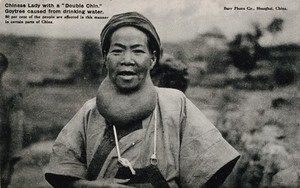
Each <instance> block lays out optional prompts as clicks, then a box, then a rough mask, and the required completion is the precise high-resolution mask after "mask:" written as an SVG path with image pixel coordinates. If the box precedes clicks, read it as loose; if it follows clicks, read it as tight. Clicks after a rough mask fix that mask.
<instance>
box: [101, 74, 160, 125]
mask: <svg viewBox="0 0 300 188" xmlns="http://www.w3.org/2000/svg"><path fill="white" fill-rule="evenodd" d="M156 101H157V92H156V89H155V87H154V85H153V83H152V81H151V79H146V80H145V83H144V84H143V85H142V86H141V87H140V88H139V89H137V90H134V91H132V92H120V91H119V90H118V89H117V88H116V86H115V85H114V84H113V83H112V82H111V81H110V79H109V78H108V77H106V78H105V79H104V80H103V81H102V83H101V84H100V86H99V89H98V91H97V96H96V103H97V108H98V111H99V113H100V114H101V115H102V116H103V117H104V118H105V119H106V120H107V121H108V122H109V123H111V124H114V125H115V126H125V125H128V124H130V123H131V122H137V121H140V120H143V119H145V118H146V117H148V116H149V115H150V114H151V113H152V112H153V110H154V109H155V106H156Z"/></svg>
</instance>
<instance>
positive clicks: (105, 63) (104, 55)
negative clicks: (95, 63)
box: [103, 53, 108, 69]
mask: <svg viewBox="0 0 300 188" xmlns="http://www.w3.org/2000/svg"><path fill="white" fill-rule="evenodd" d="M103 59H104V65H105V68H106V69H107V68H108V67H107V54H106V53H105V54H103Z"/></svg>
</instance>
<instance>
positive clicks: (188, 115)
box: [45, 12, 239, 187]
mask: <svg viewBox="0 0 300 188" xmlns="http://www.w3.org/2000/svg"><path fill="white" fill-rule="evenodd" d="M100 40H101V47H102V53H103V56H104V58H105V66H106V68H107V71H108V74H107V77H106V78H105V79H104V80H103V81H102V83H101V84H100V86H99V89H98V92H97V95H96V97H95V98H93V99H90V100H89V101H87V102H86V103H85V104H84V105H83V107H82V108H81V109H80V110H79V111H78V112H77V113H76V115H75V116H74V117H73V118H72V119H71V120H70V121H69V123H68V124H67V125H66V126H65V127H64V128H63V129H62V131H61V132H60V134H59V135H58V137H57V139H56V141H55V143H54V145H53V152H52V155H51V158H50V163H49V166H48V168H47V170H46V172H45V177H46V180H47V181H48V182H49V183H50V184H51V185H52V186H53V187H201V186H207V187H215V186H219V185H221V184H222V183H223V181H224V180H225V179H226V177H227V176H228V175H229V174H230V173H231V171H232V169H233V167H234V166H235V164H236V162H237V160H238V158H239V153H238V152H237V151H236V150H235V149H234V148H233V147H232V146H231V145H230V144H228V143H227V141H226V140H224V138H223V137H222V135H221V134H220V132H219V131H218V130H217V129H216V127H215V126H214V125H213V124H212V123H210V121H209V120H208V119H207V118H206V117H205V116H204V115H203V114H202V113H201V111H200V110H199V109H198V108H197V107H196V106H195V105H194V104H193V103H192V102H191V101H190V100H189V99H188V98H187V97H186V96H185V95H184V94H183V93H182V92H181V91H179V90H176V89H168V88H159V87H156V86H154V85H153V82H152V80H151V77H150V70H151V69H152V68H153V67H154V65H155V63H157V62H158V61H159V59H160V56H161V42H160V38H159V35H158V33H157V31H156V29H155V28H154V26H153V25H152V23H151V22H150V21H149V20H148V19H147V18H145V17H144V16H143V15H141V14H139V13H137V12H127V13H122V14H118V15H115V16H113V17H112V18H111V19H110V20H109V21H108V23H107V24H106V25H105V27H104V28H103V30H102V32H101V35H100Z"/></svg>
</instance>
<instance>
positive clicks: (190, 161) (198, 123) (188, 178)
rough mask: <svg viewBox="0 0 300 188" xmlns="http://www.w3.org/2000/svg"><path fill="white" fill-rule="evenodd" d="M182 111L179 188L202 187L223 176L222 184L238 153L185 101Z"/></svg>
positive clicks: (194, 107) (190, 103) (199, 112)
mask: <svg viewBox="0 0 300 188" xmlns="http://www.w3.org/2000/svg"><path fill="white" fill-rule="evenodd" d="M183 109H184V113H183V114H184V117H183V120H182V131H181V147H180V182H181V186H182V187H202V186H205V184H206V183H207V182H211V181H209V180H210V179H212V178H216V177H215V176H216V175H218V174H221V175H223V176H224V174H226V175H225V177H222V178H223V181H224V180H225V178H226V177H227V176H228V175H229V173H230V172H231V170H232V168H233V167H234V165H235V163H236V161H237V159H238V158H239V153H238V152H237V151H236V150H235V149H234V148H233V147H232V146H231V145H230V144H229V143H228V142H227V141H226V140H225V139H224V138H223V137H222V135H221V133H220V132H219V131H218V130H217V129H216V127H215V126H214V125H213V124H212V123H211V122H210V121H209V120H208V119H207V118H206V117H205V116H204V115H203V114H202V112H201V111H200V110H199V109H198V108H197V107H196V106H195V105H194V104H193V103H192V102H191V101H190V100H189V99H186V102H185V107H184V108H183ZM221 183H222V182H221Z"/></svg>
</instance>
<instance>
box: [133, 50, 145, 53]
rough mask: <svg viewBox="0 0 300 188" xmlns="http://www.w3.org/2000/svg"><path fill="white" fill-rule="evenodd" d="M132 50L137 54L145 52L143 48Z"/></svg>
mask: <svg viewBox="0 0 300 188" xmlns="http://www.w3.org/2000/svg"><path fill="white" fill-rule="evenodd" d="M133 52H134V53H138V54H140V53H145V51H144V50H133Z"/></svg>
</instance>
